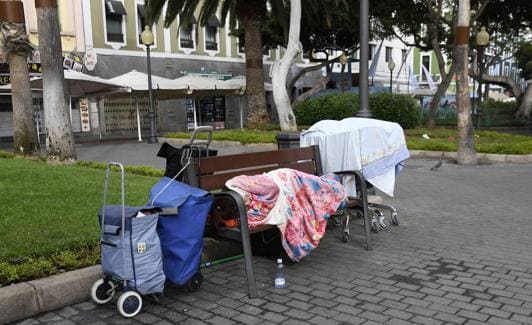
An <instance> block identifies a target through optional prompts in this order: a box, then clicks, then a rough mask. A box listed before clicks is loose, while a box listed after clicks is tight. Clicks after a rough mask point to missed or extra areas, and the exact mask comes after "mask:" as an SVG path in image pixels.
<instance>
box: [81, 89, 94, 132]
mask: <svg viewBox="0 0 532 325" xmlns="http://www.w3.org/2000/svg"><path fill="white" fill-rule="evenodd" d="M79 111H80V118H81V132H89V131H90V130H91V125H90V118H89V99H88V98H87V97H81V98H80V99H79Z"/></svg>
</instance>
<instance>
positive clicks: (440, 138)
mask: <svg viewBox="0 0 532 325" xmlns="http://www.w3.org/2000/svg"><path fill="white" fill-rule="evenodd" d="M278 132H279V131H275V130H266V131H264V130H246V129H244V130H219V131H215V132H214V133H213V140H229V141H240V142H241V143H242V144H248V143H277V140H276V139H275V136H276V135H277V133H278ZM423 134H428V135H429V137H430V139H424V138H423V137H422V135H423ZM190 135H191V133H187V132H176V133H168V134H166V135H165V136H166V137H169V138H185V139H190ZM405 135H406V143H407V146H408V148H409V149H411V150H431V151H456V150H457V147H458V132H457V131H456V130H455V129H444V128H439V129H435V130H429V129H425V128H418V129H413V130H405ZM474 137H475V146H476V149H477V152H480V153H496V154H516V155H523V154H532V137H528V136H517V135H511V134H507V133H501V132H494V131H475V135H474ZM199 138H202V139H206V135H205V134H199Z"/></svg>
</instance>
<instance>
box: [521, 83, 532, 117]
mask: <svg viewBox="0 0 532 325" xmlns="http://www.w3.org/2000/svg"><path fill="white" fill-rule="evenodd" d="M531 112H532V80H528V81H527V86H526V90H525V94H524V95H523V96H522V98H521V104H520V105H519V109H518V110H517V117H524V118H527V119H530V117H531V115H532V114H531Z"/></svg>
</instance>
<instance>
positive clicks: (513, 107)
mask: <svg viewBox="0 0 532 325" xmlns="http://www.w3.org/2000/svg"><path fill="white" fill-rule="evenodd" d="M517 109H518V106H517V102H500V101H494V100H488V101H487V102H483V103H482V113H484V114H507V115H513V114H514V113H515V112H516V111H517Z"/></svg>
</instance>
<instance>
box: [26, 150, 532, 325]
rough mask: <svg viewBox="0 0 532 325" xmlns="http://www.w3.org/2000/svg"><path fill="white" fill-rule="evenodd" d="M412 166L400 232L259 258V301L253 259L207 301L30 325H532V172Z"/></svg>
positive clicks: (403, 190)
mask: <svg viewBox="0 0 532 325" xmlns="http://www.w3.org/2000/svg"><path fill="white" fill-rule="evenodd" d="M434 164H435V161H432V160H419V159H418V160H410V161H408V164H407V168H406V169H405V170H404V172H403V173H402V174H401V175H400V176H399V177H398V179H397V185H396V197H395V198H393V199H385V202H386V203H392V204H393V205H394V206H395V207H396V208H397V210H398V212H399V217H400V221H401V225H400V226H399V227H391V229H390V230H389V231H386V232H380V233H378V234H374V235H373V246H374V248H373V250H371V251H365V250H364V249H363V248H362V245H361V243H362V240H363V236H362V235H363V232H362V227H361V222H360V220H356V221H355V222H353V223H351V232H352V240H351V241H350V242H349V243H343V242H341V240H340V237H341V236H340V232H339V230H338V229H330V230H329V231H328V233H327V235H326V237H325V238H324V240H322V242H321V244H320V246H319V247H318V248H317V249H316V250H315V251H313V252H312V254H311V255H310V256H308V257H305V258H304V259H303V260H302V261H301V262H300V263H297V264H295V263H291V264H288V265H287V266H286V272H287V283H288V287H287V288H286V289H275V288H274V287H273V277H274V272H275V263H274V261H273V260H271V259H267V258H264V257H257V258H255V259H254V263H255V264H254V265H255V268H256V275H257V279H258V282H259V293H260V298H258V299H248V297H247V295H246V289H247V287H246V284H245V274H244V267H243V261H242V260H238V261H233V262H230V263H227V264H223V265H218V266H214V267H212V268H209V269H205V270H204V272H203V273H204V275H205V281H204V284H203V286H202V288H201V290H199V291H198V292H196V293H193V294H188V293H186V292H183V291H179V290H177V289H174V288H167V291H166V294H165V297H163V298H162V299H161V301H160V302H159V303H153V302H147V303H146V306H145V308H144V309H143V312H142V313H141V314H140V315H138V316H137V317H135V318H134V319H131V320H127V319H124V318H122V317H121V316H119V315H118V313H117V312H116V307H115V305H114V304H109V305H105V306H96V305H94V304H93V303H92V302H90V301H87V302H83V303H80V304H76V305H73V306H69V307H65V308H62V309H60V310H56V311H53V312H49V313H45V314H41V315H38V316H36V317H33V318H30V319H26V320H24V321H22V322H20V324H41V323H54V324H161V325H162V324H174V323H179V324H234V323H240V324H274V323H284V324H532V253H531V252H530V250H531V247H532V236H530V232H531V231H532V213H531V211H532V200H530V193H532V166H531V165H503V164H493V165H483V166H474V167H462V166H456V165H453V164H449V163H446V164H444V165H443V166H442V167H441V168H440V169H438V170H436V171H431V170H430V167H431V166H433V165H434Z"/></svg>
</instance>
